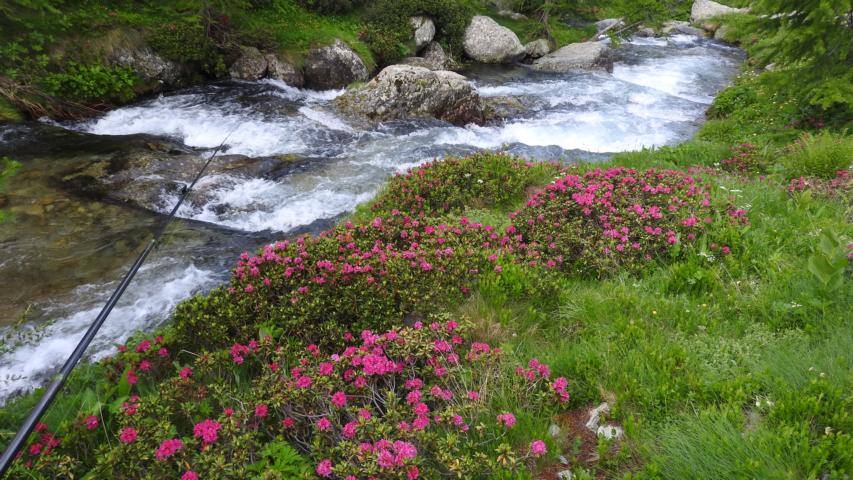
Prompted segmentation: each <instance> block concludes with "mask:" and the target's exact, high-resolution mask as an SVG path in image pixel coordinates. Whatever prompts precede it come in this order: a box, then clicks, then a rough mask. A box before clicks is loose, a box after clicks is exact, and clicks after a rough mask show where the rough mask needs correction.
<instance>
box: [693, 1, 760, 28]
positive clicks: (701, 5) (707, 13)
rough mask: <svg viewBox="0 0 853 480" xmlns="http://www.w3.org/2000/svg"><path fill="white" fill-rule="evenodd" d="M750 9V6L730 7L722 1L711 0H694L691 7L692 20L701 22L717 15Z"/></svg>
mask: <svg viewBox="0 0 853 480" xmlns="http://www.w3.org/2000/svg"><path fill="white" fill-rule="evenodd" d="M748 11H749V9H748V8H734V7H729V6H726V5H723V4H721V3H717V2H712V1H711V0H694V1H693V7H692V8H691V9H690V21H691V22H694V23H701V22H703V21H705V20H708V19H709V18H712V17H716V16H717V15H725V14H727V13H738V12H748Z"/></svg>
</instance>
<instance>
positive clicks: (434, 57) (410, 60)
mask: <svg viewBox="0 0 853 480" xmlns="http://www.w3.org/2000/svg"><path fill="white" fill-rule="evenodd" d="M421 55H422V56H420V57H407V58H404V59H403V60H402V61H401V62H400V63H402V64H405V65H413V66H415V67H423V68H428V69H430V70H448V69H449V68H450V67H451V63H452V62H451V61H450V59H449V58H447V55H446V54H445V53H444V49H443V48H441V45H440V44H439V43H438V42H430V43H429V45H427V46H426V48H424V50H423V52H421Z"/></svg>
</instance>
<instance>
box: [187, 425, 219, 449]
mask: <svg viewBox="0 0 853 480" xmlns="http://www.w3.org/2000/svg"><path fill="white" fill-rule="evenodd" d="M220 428H222V425H220V424H219V422H217V421H215V420H210V419H206V420H203V421H202V422H200V423H197V424H195V426H193V434H194V435H195V437H196V438H201V439H202V442H203V444H204V445H207V444H210V443H213V442H215V441H216V439H217V437H218V434H217V432H218V431H219V429H220Z"/></svg>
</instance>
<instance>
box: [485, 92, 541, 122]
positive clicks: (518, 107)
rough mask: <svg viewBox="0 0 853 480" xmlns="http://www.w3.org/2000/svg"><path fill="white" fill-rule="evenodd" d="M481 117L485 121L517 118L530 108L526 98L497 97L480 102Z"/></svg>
mask: <svg viewBox="0 0 853 480" xmlns="http://www.w3.org/2000/svg"><path fill="white" fill-rule="evenodd" d="M482 105H483V115H484V116H485V119H486V120H487V121H490V122H492V121H500V120H507V119H510V118H515V117H518V116H519V115H521V114H523V113H525V112H526V111H528V110H529V109H530V107H531V106H532V102H530V101H529V100H528V99H527V98H526V97H512V96H503V95H501V96H497V97H485V98H483V100H482Z"/></svg>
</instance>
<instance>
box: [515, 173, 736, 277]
mask: <svg viewBox="0 0 853 480" xmlns="http://www.w3.org/2000/svg"><path fill="white" fill-rule="evenodd" d="M725 215H726V214H725V213H724V212H721V211H720V210H719V209H717V208H716V207H715V206H713V205H712V203H711V199H710V192H709V190H708V189H706V188H705V187H704V186H703V185H702V183H701V181H700V180H699V179H698V178H696V177H693V176H691V175H688V174H685V173H683V172H678V171H674V170H660V171H659V170H655V169H650V170H646V171H645V172H640V171H637V170H634V169H628V168H623V167H614V168H609V169H607V170H600V169H596V170H592V171H589V172H587V173H585V174H583V175H580V176H579V175H568V176H566V177H564V178H561V179H559V180H557V181H555V182H553V183H551V184H549V185H548V186H547V187H546V188H545V191H543V192H541V193H538V194H536V195H534V196H533V197H532V198H531V199H530V200H528V202H527V206H526V207H524V208H522V209H521V210H519V211H517V212H514V213H513V214H512V215H511V218H512V225H511V226H510V227H508V228H507V231H506V234H505V235H504V236H503V238H502V239H501V244H502V245H503V246H504V247H505V248H508V249H510V250H514V251H515V253H516V255H517V256H518V257H519V259H521V260H523V261H526V262H528V263H529V264H531V265H540V266H543V267H545V268H549V269H550V268H557V269H560V270H562V271H565V272H568V273H572V274H581V275H591V276H596V277H601V276H604V275H607V274H611V273H615V272H618V271H623V270H627V271H630V272H639V271H641V270H643V268H644V267H645V266H646V265H647V264H648V263H649V262H651V261H654V260H659V259H664V258H666V257H675V256H678V255H679V254H680V253H681V252H683V250H684V249H685V247H686V245H688V244H690V243H693V242H695V241H696V240H697V239H699V238H700V237H701V236H703V235H705V234H706V231H707V230H708V228H709V227H710V226H712V225H713V224H714V222H715V221H717V222H719V221H720V218H719V217H721V216H725ZM729 215H730V216H732V217H733V218H734V219H735V220H736V221H745V220H746V218H745V215H746V212H744V211H742V210H731V211H730V212H729ZM729 251H730V247H729V246H725V248H724V249H723V253H724V254H725V253H728V252H729Z"/></svg>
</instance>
